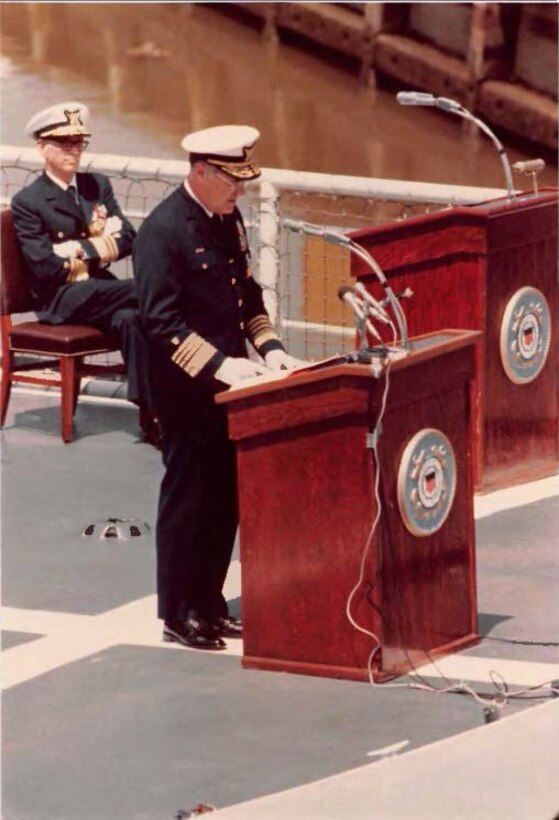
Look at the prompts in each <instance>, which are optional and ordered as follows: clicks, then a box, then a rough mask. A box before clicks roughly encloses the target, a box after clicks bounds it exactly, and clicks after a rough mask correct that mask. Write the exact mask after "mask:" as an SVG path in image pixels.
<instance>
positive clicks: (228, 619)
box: [210, 615, 243, 638]
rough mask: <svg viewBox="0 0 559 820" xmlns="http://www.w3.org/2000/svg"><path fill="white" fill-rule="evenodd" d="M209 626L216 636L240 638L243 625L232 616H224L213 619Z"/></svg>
mask: <svg viewBox="0 0 559 820" xmlns="http://www.w3.org/2000/svg"><path fill="white" fill-rule="evenodd" d="M210 626H211V627H212V629H213V630H214V632H216V634H217V635H221V636H222V637H223V638H242V637H243V623H242V621H241V620H240V619H239V618H234V617H233V616H232V615H224V616H223V617H222V618H214V620H213V621H210Z"/></svg>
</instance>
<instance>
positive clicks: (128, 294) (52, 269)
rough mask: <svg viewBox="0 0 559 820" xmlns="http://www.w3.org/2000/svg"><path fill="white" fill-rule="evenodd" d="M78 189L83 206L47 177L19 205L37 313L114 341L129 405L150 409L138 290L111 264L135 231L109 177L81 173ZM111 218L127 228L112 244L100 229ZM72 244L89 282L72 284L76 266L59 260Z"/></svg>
mask: <svg viewBox="0 0 559 820" xmlns="http://www.w3.org/2000/svg"><path fill="white" fill-rule="evenodd" d="M76 182H77V192H76V193H77V197H78V199H76V194H71V193H70V192H68V191H65V190H64V189H63V188H61V187H60V186H59V185H57V184H56V183H55V182H53V180H52V179H50V177H48V176H47V175H46V174H42V175H40V176H39V177H37V179H36V180H35V181H34V182H32V183H31V185H28V186H27V187H26V188H23V189H22V190H21V191H19V192H18V193H17V194H16V195H15V196H14V198H13V200H12V203H11V208H12V211H13V215H14V227H15V230H16V234H17V237H18V241H19V244H20V247H21V251H22V255H23V259H24V263H25V270H26V275H27V281H28V284H29V288H30V290H31V293H32V296H33V302H34V308H35V311H36V313H37V316H38V318H39V320H40V321H42V322H45V323H47V324H54V325H56V324H63V323H74V324H84V325H89V326H90V327H95V328H98V329H100V330H102V331H104V332H108V333H110V334H111V335H113V336H114V338H115V342H117V343H118V345H119V347H120V349H121V351H122V355H123V358H124V361H125V364H126V369H127V373H128V398H129V399H130V401H133V402H135V403H136V404H143V405H145V406H146V407H151V405H152V402H151V389H150V384H149V380H148V348H147V340H146V337H145V334H144V332H143V330H142V326H141V322H140V315H139V310H138V299H137V297H136V289H135V283H134V281H133V280H119V279H117V278H116V277H115V276H114V275H113V274H112V273H111V272H110V270H109V269H108V264H109V262H110V261H114V260H116V259H122V258H124V257H126V256H129V255H130V253H131V251H132V245H133V241H134V237H135V230H134V228H133V226H132V225H131V223H130V222H129V221H128V220H127V219H126V217H125V216H124V214H123V213H122V211H121V210H120V207H119V205H118V203H117V201H116V199H115V196H114V194H113V190H112V186H111V183H110V181H109V179H108V178H107V177H106V176H104V175H103V174H91V173H78V174H77V175H76ZM111 217H117V218H118V219H119V220H120V229H119V230H117V231H115V233H114V235H111V236H110V237H108V238H107V237H105V236H104V235H103V233H102V228H99V226H102V224H103V220H108V219H109V218H111ZM96 226H97V230H96ZM68 241H75V242H78V243H79V244H80V245H81V247H82V250H83V252H84V254H85V256H86V259H87V268H88V274H89V278H88V279H83V280H78V281H69V278H71V277H70V276H69V271H70V262H69V261H68V260H64V259H63V258H61V257H60V256H58V255H57V254H56V253H55V247H56V245H57V244H58V243H60V242H68Z"/></svg>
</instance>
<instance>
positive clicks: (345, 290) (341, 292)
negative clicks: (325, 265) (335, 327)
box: [338, 285, 353, 302]
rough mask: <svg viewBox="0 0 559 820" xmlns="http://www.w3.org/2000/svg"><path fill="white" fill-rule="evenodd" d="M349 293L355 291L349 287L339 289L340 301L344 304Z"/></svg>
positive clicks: (343, 286)
mask: <svg viewBox="0 0 559 820" xmlns="http://www.w3.org/2000/svg"><path fill="white" fill-rule="evenodd" d="M348 293H353V289H352V288H351V287H350V286H349V285H340V287H339V288H338V299H341V301H342V302H343V300H344V296H346V295H347V294H348Z"/></svg>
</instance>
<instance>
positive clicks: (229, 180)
mask: <svg viewBox="0 0 559 820" xmlns="http://www.w3.org/2000/svg"><path fill="white" fill-rule="evenodd" d="M208 168H210V169H211V170H212V173H213V174H214V175H215V176H216V177H219V179H221V180H222V182H225V184H226V185H228V186H229V188H232V189H233V188H242V187H243V185H244V184H245V180H244V179H235V178H234V177H231V176H229V174H226V173H225V171H220V170H219V168H214V166H213V165H208Z"/></svg>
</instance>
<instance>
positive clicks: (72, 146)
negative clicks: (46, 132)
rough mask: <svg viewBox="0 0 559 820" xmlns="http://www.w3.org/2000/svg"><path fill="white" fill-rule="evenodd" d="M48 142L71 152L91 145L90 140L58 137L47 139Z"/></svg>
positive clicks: (83, 149) (82, 149)
mask: <svg viewBox="0 0 559 820" xmlns="http://www.w3.org/2000/svg"><path fill="white" fill-rule="evenodd" d="M45 142H46V143H48V144H49V145H55V146H56V147H57V148H60V150H61V151H66V152H68V153H70V151H76V150H77V151H85V149H86V148H87V146H88V145H89V140H58V139H46V140H45Z"/></svg>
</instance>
